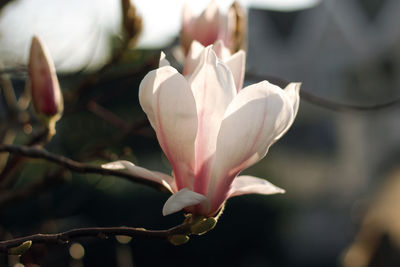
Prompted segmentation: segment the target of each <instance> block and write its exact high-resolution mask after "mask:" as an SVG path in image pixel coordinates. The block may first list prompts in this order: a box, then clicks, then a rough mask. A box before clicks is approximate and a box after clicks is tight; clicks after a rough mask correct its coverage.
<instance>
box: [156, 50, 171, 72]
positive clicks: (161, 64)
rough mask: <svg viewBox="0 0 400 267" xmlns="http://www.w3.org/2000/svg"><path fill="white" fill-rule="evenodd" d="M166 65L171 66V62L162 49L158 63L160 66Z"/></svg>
mask: <svg viewBox="0 0 400 267" xmlns="http://www.w3.org/2000/svg"><path fill="white" fill-rule="evenodd" d="M165 66H171V64H170V63H169V61H168V60H167V59H166V57H165V54H164V52H162V51H161V54H160V61H159V63H158V67H159V68H161V67H165Z"/></svg>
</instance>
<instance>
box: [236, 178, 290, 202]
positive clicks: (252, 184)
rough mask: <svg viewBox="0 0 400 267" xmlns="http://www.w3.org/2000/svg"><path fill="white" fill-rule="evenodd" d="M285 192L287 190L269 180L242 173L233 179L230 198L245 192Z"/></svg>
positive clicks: (270, 193)
mask: <svg viewBox="0 0 400 267" xmlns="http://www.w3.org/2000/svg"><path fill="white" fill-rule="evenodd" d="M283 193H285V190H283V189H282V188H279V187H277V186H275V185H273V184H271V183H270V182H268V181H267V180H264V179H260V178H257V177H253V176H248V175H241V176H238V177H236V178H235V180H233V182H232V185H231V188H230V189H229V192H228V198H231V197H235V196H240V195H245V194H262V195H273V194H283Z"/></svg>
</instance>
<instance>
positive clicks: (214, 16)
mask: <svg viewBox="0 0 400 267" xmlns="http://www.w3.org/2000/svg"><path fill="white" fill-rule="evenodd" d="M221 17H222V15H221V13H220V11H219V9H218V5H217V3H216V2H215V1H214V0H212V1H211V2H210V4H209V5H208V6H207V8H206V9H205V10H204V11H203V13H201V15H200V16H199V17H198V18H197V19H196V20H195V22H194V28H193V31H192V35H193V39H194V40H197V41H199V42H200V43H201V44H202V45H204V46H208V45H211V44H213V43H214V42H215V41H216V40H217V39H218V36H219V32H220V23H221Z"/></svg>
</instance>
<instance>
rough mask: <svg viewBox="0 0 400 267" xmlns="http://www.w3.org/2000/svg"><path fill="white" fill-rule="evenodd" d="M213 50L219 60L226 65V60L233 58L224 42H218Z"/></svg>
mask: <svg viewBox="0 0 400 267" xmlns="http://www.w3.org/2000/svg"><path fill="white" fill-rule="evenodd" d="M213 50H214V52H215V54H216V55H217V57H218V58H219V59H222V61H224V62H225V63H226V60H227V59H229V58H230V57H231V51H230V50H229V49H228V48H227V47H226V46H225V45H224V42H223V41H222V40H217V41H216V42H215V43H214V45H213Z"/></svg>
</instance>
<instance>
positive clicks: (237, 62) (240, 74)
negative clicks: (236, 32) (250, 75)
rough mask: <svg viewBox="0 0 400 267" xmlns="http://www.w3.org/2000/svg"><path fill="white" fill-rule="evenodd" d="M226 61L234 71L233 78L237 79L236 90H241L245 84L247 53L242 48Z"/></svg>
mask: <svg viewBox="0 0 400 267" xmlns="http://www.w3.org/2000/svg"><path fill="white" fill-rule="evenodd" d="M225 63H226V65H227V66H228V68H229V69H230V70H231V72H232V75H233V79H234V80H235V85H236V90H237V91H238V92H239V90H241V89H242V86H243V80H244V72H245V66H246V53H245V52H244V51H243V50H240V51H238V52H237V53H235V54H233V55H232V56H231V57H230V58H228V59H227V60H226V61H225Z"/></svg>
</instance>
